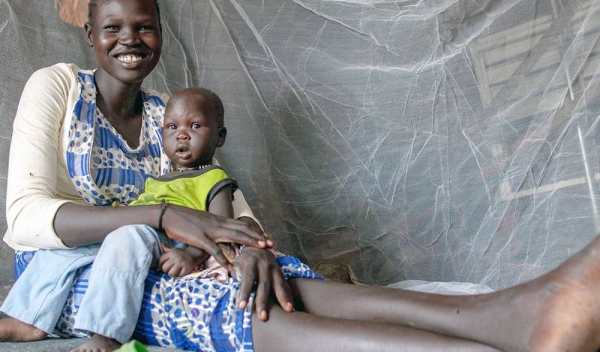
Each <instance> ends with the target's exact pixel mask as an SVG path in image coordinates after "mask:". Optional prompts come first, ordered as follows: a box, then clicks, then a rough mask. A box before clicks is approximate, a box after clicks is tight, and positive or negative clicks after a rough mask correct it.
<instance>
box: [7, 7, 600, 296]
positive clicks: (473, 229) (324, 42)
mask: <svg viewBox="0 0 600 352" xmlns="http://www.w3.org/2000/svg"><path fill="white" fill-rule="evenodd" d="M159 3H160V7H161V18H162V26H163V36H164V44H163V54H162V58H161V61H160V63H159V65H158V67H157V68H156V70H155V72H154V73H153V74H152V75H151V76H150V77H149V78H148V79H147V80H146V81H145V86H147V87H150V88H154V89H157V90H159V91H162V92H166V93H170V94H172V93H173V92H175V91H177V90H179V89H181V88H184V87H188V86H203V87H206V88H209V89H211V90H213V91H215V92H216V93H217V94H219V95H220V96H221V97H222V99H223V101H224V104H225V116H226V126H227V127H228V132H229V135H228V138H227V143H226V144H225V146H224V147H223V148H221V149H220V150H219V151H218V155H217V156H218V158H219V160H220V162H221V164H222V165H223V166H224V167H225V168H226V169H227V170H228V171H229V173H230V174H231V175H232V176H233V177H235V178H236V179H237V180H238V182H239V184H240V188H241V189H242V190H243V192H244V194H245V196H246V198H247V200H248V202H249V204H250V205H251V207H252V208H253V210H254V212H255V214H256V215H257V217H258V218H259V219H260V220H261V222H262V224H263V225H264V227H265V229H266V230H267V232H269V233H270V234H271V235H272V236H273V237H274V238H275V240H276V242H277V249H278V250H280V251H283V252H287V253H290V254H294V255H296V256H298V257H300V258H301V259H303V260H304V261H306V262H307V263H308V264H309V265H311V266H316V265H317V264H320V263H339V264H346V265H348V266H349V267H351V268H352V270H353V272H354V274H355V275H356V278H357V279H358V280H359V281H361V282H363V283H368V284H378V285H386V284H390V283H395V282H399V281H402V280H408V279H410V280H426V281H462V282H471V283H480V284H485V285H488V286H490V287H492V288H494V289H499V288H503V287H507V286H512V285H514V284H517V283H520V282H524V281H526V280H529V279H531V278H534V277H537V276H539V275H541V274H542V273H544V272H546V271H548V270H550V269H552V268H554V267H556V266H557V265H558V264H559V263H561V262H562V261H564V260H565V259H566V258H567V257H568V256H570V255H571V254H572V253H574V252H575V251H577V250H578V249H580V248H582V247H583V246H584V245H585V244H587V243H588V242H589V241H590V240H591V239H592V238H593V237H594V236H595V234H596V233H597V232H598V209H597V207H598V204H597V203H598V198H599V195H600V190H599V184H598V182H599V180H600V142H599V137H598V135H597V133H598V129H599V127H598V115H599V114H600V2H599V1H596V0H434V1H421V0H404V1H392V0H354V1H348V0H346V1H341V0H262V1H240V0H226V1H225V0H206V1H192V0H187V1H183V0H162V1H159ZM86 15H87V2H86V1H84V0H79V1H78V0H69V1H68V0H62V1H60V0H53V1H50V0H46V1H39V0H0V78H1V79H0V85H1V87H2V88H1V89H0V118H1V119H2V123H3V125H4V128H3V129H2V132H0V133H1V136H2V139H0V143H1V144H2V145H3V148H0V149H1V152H0V155H1V157H2V159H1V161H2V170H3V171H2V172H1V173H0V175H2V176H3V177H2V184H3V185H4V186H3V187H2V192H4V189H5V181H6V166H7V162H8V161H7V158H8V146H9V143H10V136H11V124H12V120H13V118H14V115H15V112H16V108H17V104H18V101H19V96H20V93H21V90H22V88H23V86H24V84H25V82H26V80H27V79H28V77H29V76H30V75H31V74H32V73H33V72H34V71H35V70H37V69H39V68H42V67H45V66H49V65H52V64H54V63H57V62H72V63H75V64H77V65H78V66H80V67H83V68H94V67H96V63H95V59H94V56H93V53H92V51H91V49H90V48H89V47H88V46H87V43H86V41H85V37H84V31H83V29H82V28H81V25H82V23H83V22H84V21H85V20H86ZM3 194H4V193H2V195H3ZM3 226H4V228H5V227H6V225H5V224H4V225H3ZM3 246H4V249H3V250H4V252H5V253H6V251H8V249H7V247H6V246H5V245H3Z"/></svg>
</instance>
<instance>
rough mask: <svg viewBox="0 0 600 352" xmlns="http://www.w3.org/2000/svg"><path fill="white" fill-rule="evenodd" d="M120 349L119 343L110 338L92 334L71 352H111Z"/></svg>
mask: <svg viewBox="0 0 600 352" xmlns="http://www.w3.org/2000/svg"><path fill="white" fill-rule="evenodd" d="M119 347H121V344H120V343H119V341H117V340H114V339H111V338H110V337H106V336H102V335H98V334H94V335H92V337H90V338H89V339H88V340H87V341H85V342H84V343H82V344H81V345H80V346H79V347H77V348H75V349H74V350H72V351H71V352H112V351H114V350H116V349H118V348H119Z"/></svg>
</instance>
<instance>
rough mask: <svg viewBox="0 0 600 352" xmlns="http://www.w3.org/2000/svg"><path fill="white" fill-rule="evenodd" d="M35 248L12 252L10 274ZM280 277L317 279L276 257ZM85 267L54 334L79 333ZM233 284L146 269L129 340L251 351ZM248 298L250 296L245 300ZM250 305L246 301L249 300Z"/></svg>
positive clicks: (247, 318)
mask: <svg viewBox="0 0 600 352" xmlns="http://www.w3.org/2000/svg"><path fill="white" fill-rule="evenodd" d="M34 253H35V252H17V253H16V254H15V278H16V277H18V276H19V275H20V274H21V273H22V272H23V270H24V269H25V267H26V266H27V264H28V263H29V262H30V261H31V259H32V258H33V255H34ZM277 260H278V263H279V265H280V266H281V267H282V270H283V272H284V274H285V276H286V279H289V278H293V277H304V278H317V279H321V277H320V276H318V275H317V274H315V273H314V272H313V271H312V270H310V269H309V268H308V267H307V266H306V265H304V264H303V263H301V262H300V261H299V260H298V259H297V258H295V257H291V256H284V257H280V258H278V259H277ZM90 268H91V265H90V266H87V267H84V268H82V269H81V271H80V273H79V274H78V275H77V279H76V280H75V284H74V285H73V288H72V289H71V292H70V293H69V297H68V299H67V302H66V304H65V307H64V309H63V312H62V314H61V317H60V319H59V321H58V323H57V326H56V330H55V333H56V334H57V335H59V336H63V337H83V336H86V334H85V333H83V332H81V331H77V330H73V324H74V321H75V316H76V314H77V309H78V307H79V304H80V302H81V299H82V297H83V295H84V294H85V291H86V288H87V283H88V277H89V273H90ZM238 290H239V285H238V283H237V282H236V281H235V280H230V281H229V282H226V283H220V282H218V281H216V280H214V279H193V278H189V279H188V278H179V279H173V278H171V277H169V276H168V275H166V274H164V273H161V272H158V271H154V270H151V271H150V273H149V275H148V277H147V278H146V282H145V288H144V299H143V302H142V309H141V312H140V317H139V319H138V323H137V326H136V328H135V332H134V336H133V338H135V339H137V340H139V341H141V342H143V343H146V344H148V345H157V346H164V347H171V348H179V349H189V350H202V351H230V350H231V351H252V330H251V311H250V309H251V308H250V307H251V306H252V304H249V305H248V308H246V309H245V310H239V309H238V308H237V304H238V302H237V292H238ZM251 299H252V298H251ZM250 303H251V302H250Z"/></svg>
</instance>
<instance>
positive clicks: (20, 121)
mask: <svg viewBox="0 0 600 352" xmlns="http://www.w3.org/2000/svg"><path fill="white" fill-rule="evenodd" d="M74 82H76V80H75V77H74V73H73V72H72V71H71V70H70V69H69V68H68V67H67V66H66V65H64V64H63V65H62V66H59V65H55V66H52V67H48V68H44V69H41V70H39V71H36V72H35V73H34V74H33V75H32V76H31V77H30V78H29V80H28V81H27V83H26V85H25V88H24V89H23V93H22V95H21V99H20V101H19V106H18V109H17V114H16V116H15V120H14V123H13V135H12V140H11V146H10V154H9V166H8V180H7V193H6V219H7V223H8V231H7V233H6V234H5V236H4V241H5V242H6V243H7V244H8V245H9V246H11V247H12V248H13V249H17V250H32V249H39V248H48V249H54V248H67V247H66V246H65V245H64V243H63V242H62V241H61V240H60V238H59V237H58V236H57V235H56V232H55V231H54V217H55V215H56V213H57V211H58V208H59V207H60V206H62V205H63V204H65V203H67V202H70V201H72V200H67V199H65V198H61V197H58V196H57V193H58V191H57V179H58V168H59V167H60V165H63V164H62V163H60V162H59V160H58V158H59V155H58V153H59V152H58V151H59V149H60V143H61V131H60V129H61V126H62V124H63V120H64V118H65V115H66V111H67V106H68V104H69V97H70V89H71V86H72V85H73V84H74Z"/></svg>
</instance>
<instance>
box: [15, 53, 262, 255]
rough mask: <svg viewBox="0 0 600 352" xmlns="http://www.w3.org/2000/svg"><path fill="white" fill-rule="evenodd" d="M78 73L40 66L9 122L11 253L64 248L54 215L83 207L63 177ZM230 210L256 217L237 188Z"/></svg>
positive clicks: (67, 66)
mask: <svg viewBox="0 0 600 352" xmlns="http://www.w3.org/2000/svg"><path fill="white" fill-rule="evenodd" d="M78 71H80V69H79V68H78V67H77V66H75V65H73V64H64V63H63V64H57V65H54V66H51V67H47V68H43V69H41V70H38V71H36V72H35V73H34V74H33V75H32V76H31V77H30V78H29V80H28V81H27V84H26V85H25V88H24V89H23V94H22V95H21V100H20V101H19V107H18V110H17V115H16V116H15V120H14V124H13V135H12V140H11V146H10V155H9V166H8V181H7V192H6V220H7V223H8V230H7V232H6V234H5V235H4V242H6V243H7V244H8V245H9V246H10V247H11V248H13V249H15V250H21V251H27V250H37V249H39V248H45V249H56V248H67V247H66V246H65V245H64V243H63V242H62V241H61V240H60V238H59V237H58V236H57V235H56V232H55V231H54V225H53V224H54V216H55V215H56V212H57V211H58V208H59V207H60V206H62V205H63V204H65V203H67V202H74V203H79V204H87V203H86V202H85V201H84V200H83V199H82V198H81V197H80V196H79V194H78V193H77V190H76V189H75V187H74V185H73V183H72V181H71V179H70V177H69V175H68V173H67V166H66V153H65V149H66V147H67V145H68V143H69V138H68V132H69V131H68V130H69V126H70V125H71V119H72V115H73V114H72V112H73V108H74V104H75V103H76V102H77V100H78V99H79V86H78V83H77V72H78ZM153 93H154V94H156V95H158V96H160V97H161V98H162V99H163V100H164V101H165V102H166V101H167V99H168V96H167V95H166V94H157V93H156V92H153ZM215 163H216V164H218V163H217V162H216V160H215ZM161 164H162V163H161ZM234 212H235V215H236V218H238V217H242V216H248V217H251V218H253V219H255V217H254V215H253V214H252V210H251V209H250V207H249V206H248V203H247V202H246V200H245V199H244V196H243V194H242V193H241V192H240V191H239V190H238V191H236V193H235V201H234Z"/></svg>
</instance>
